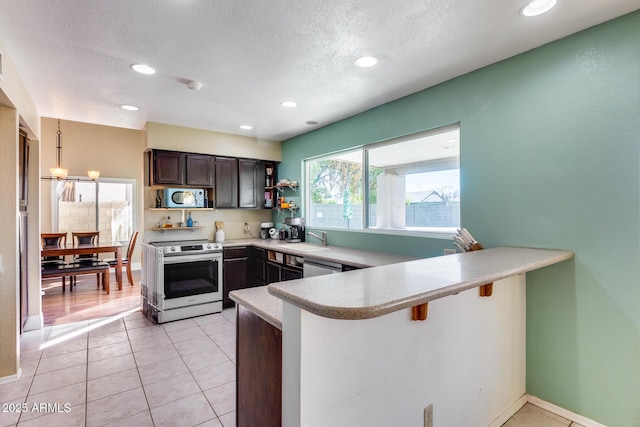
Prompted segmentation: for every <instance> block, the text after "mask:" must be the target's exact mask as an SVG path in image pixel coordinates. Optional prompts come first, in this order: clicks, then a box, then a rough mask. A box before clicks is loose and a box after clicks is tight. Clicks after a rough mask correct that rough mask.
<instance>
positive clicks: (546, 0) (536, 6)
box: [520, 0, 557, 16]
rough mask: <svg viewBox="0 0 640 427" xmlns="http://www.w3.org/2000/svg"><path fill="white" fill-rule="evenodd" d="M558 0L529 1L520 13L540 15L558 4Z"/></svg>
mask: <svg viewBox="0 0 640 427" xmlns="http://www.w3.org/2000/svg"><path fill="white" fill-rule="evenodd" d="M556 2H557V0H532V1H530V2H529V3H527V4H526V5H525V6H524V7H523V8H522V10H520V13H522V14H523V15H524V16H538V15H542V14H543V13H546V12H549V11H550V10H551V9H553V7H554V6H555V5H556Z"/></svg>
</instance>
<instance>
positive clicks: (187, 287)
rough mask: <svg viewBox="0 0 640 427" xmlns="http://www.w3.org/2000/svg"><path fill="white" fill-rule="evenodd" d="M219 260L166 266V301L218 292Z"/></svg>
mask: <svg viewBox="0 0 640 427" xmlns="http://www.w3.org/2000/svg"><path fill="white" fill-rule="evenodd" d="M218 268H220V266H219V265H218V261H217V260H206V261H194V262H184V263H177V264H165V265H164V296H165V298H166V299H170V298H180V297H186V296H190V295H199V294H206V293H209V292H218V286H219V283H218Z"/></svg>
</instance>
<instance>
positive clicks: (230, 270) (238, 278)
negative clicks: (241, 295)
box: [222, 247, 249, 308]
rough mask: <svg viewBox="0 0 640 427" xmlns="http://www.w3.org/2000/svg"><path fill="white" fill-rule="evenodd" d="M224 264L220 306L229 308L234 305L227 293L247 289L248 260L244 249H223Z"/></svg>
mask: <svg viewBox="0 0 640 427" xmlns="http://www.w3.org/2000/svg"><path fill="white" fill-rule="evenodd" d="M222 253H223V257H224V264H223V268H222V275H223V279H224V280H223V286H222V293H223V298H222V306H223V307H224V308H230V307H233V306H234V305H235V303H234V302H233V301H232V300H231V298H229V292H231V291H235V290H237V289H244V288H248V287H249V282H248V278H247V270H248V268H249V258H248V252H247V248H246V247H239V248H229V249H224V251H223V252H222Z"/></svg>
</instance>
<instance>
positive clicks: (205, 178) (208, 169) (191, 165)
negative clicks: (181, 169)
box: [186, 154, 215, 188]
mask: <svg viewBox="0 0 640 427" xmlns="http://www.w3.org/2000/svg"><path fill="white" fill-rule="evenodd" d="M186 165H187V167H186V173H187V180H186V182H187V185H193V186H196V187H205V188H211V187H213V186H214V173H213V169H214V168H215V160H214V157H213V156H207V155H204V154H187V156H186Z"/></svg>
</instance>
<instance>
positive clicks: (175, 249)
mask: <svg viewBox="0 0 640 427" xmlns="http://www.w3.org/2000/svg"><path fill="white" fill-rule="evenodd" d="M221 250H222V244H221V243H213V242H207V243H197V244H183V245H180V244H175V245H167V246H163V247H162V252H164V253H165V254H179V253H184V254H188V253H206V252H219V251H221Z"/></svg>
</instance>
